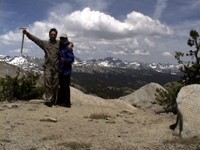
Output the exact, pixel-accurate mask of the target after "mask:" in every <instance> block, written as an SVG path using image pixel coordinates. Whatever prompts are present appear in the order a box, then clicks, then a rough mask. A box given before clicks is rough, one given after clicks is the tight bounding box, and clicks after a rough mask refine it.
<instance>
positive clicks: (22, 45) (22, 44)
mask: <svg viewBox="0 0 200 150" xmlns="http://www.w3.org/2000/svg"><path fill="white" fill-rule="evenodd" d="M19 29H20V30H22V43H21V55H22V53H23V47H24V33H23V30H25V29H26V28H19Z"/></svg>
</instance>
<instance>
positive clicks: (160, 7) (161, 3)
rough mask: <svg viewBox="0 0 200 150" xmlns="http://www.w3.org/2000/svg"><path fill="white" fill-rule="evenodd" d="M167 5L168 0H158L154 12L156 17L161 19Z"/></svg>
mask: <svg viewBox="0 0 200 150" xmlns="http://www.w3.org/2000/svg"><path fill="white" fill-rule="evenodd" d="M166 7H167V0H157V3H156V9H155V12H154V15H153V16H154V19H159V18H160V17H161V16H162V13H163V11H164V10H165V8H166Z"/></svg>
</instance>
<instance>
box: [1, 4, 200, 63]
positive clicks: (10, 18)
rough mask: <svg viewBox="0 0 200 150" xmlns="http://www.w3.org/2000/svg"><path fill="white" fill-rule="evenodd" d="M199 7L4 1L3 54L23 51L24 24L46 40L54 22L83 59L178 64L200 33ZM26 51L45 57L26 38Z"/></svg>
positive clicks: (2, 21)
mask: <svg viewBox="0 0 200 150" xmlns="http://www.w3.org/2000/svg"><path fill="white" fill-rule="evenodd" d="M199 7H200V0H123V1H121V0H34V1H33V0H20V1H17V2H16V0H0V27H1V30H0V54H1V55H11V56H19V55H20V47H21V39H22V33H21V31H20V30H19V28H20V27H27V28H28V29H27V30H28V31H29V32H30V33H32V34H33V35H35V36H38V37H39V38H41V39H44V40H48V31H49V29H50V28H52V27H55V28H57V29H58V32H59V33H58V38H59V35H60V34H62V33H66V34H67V35H68V37H69V40H70V41H72V42H73V43H74V45H75V47H74V53H75V55H76V57H79V58H81V59H83V60H88V59H93V58H95V59H99V58H105V57H114V58H119V59H122V60H127V61H140V62H160V63H177V61H176V60H175V58H174V53H175V51H179V50H181V51H183V52H184V51H188V50H189V49H190V47H188V45H187V40H188V38H189V32H190V30H191V29H194V30H197V31H198V32H200V16H199V14H200V9H199ZM24 54H27V55H30V56H37V57H44V53H43V51H42V50H41V49H40V48H39V47H38V46H37V45H35V44H34V43H33V42H31V41H30V40H28V39H27V38H25V43H24Z"/></svg>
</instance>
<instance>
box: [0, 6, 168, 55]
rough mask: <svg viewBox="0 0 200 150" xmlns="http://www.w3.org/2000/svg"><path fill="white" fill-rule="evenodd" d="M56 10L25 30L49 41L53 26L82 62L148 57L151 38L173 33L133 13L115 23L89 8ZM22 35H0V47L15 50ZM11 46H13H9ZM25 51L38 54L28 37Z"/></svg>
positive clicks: (139, 14)
mask: <svg viewBox="0 0 200 150" xmlns="http://www.w3.org/2000/svg"><path fill="white" fill-rule="evenodd" d="M66 6H68V5H66ZM59 8H60V9H59V10H56V9H52V11H51V12H50V13H49V17H48V19H47V20H43V21H37V22H34V23H33V24H31V25H29V26H28V29H27V30H28V31H30V33H32V34H33V35H36V36H37V37H39V38H41V39H46V40H48V32H49V29H50V28H52V27H56V28H57V29H58V31H59V32H58V37H59V35H60V34H61V33H66V34H67V35H68V37H69V39H70V40H71V41H72V42H74V44H75V53H76V54H78V55H79V57H80V58H82V56H83V59H84V57H85V58H91V57H97V58H98V57H100V58H101V57H104V56H109V55H115V56H116V55H120V56H129V55H135V56H136V55H143V56H147V55H150V49H151V48H152V47H155V43H154V38H153V37H166V36H169V35H171V34H172V30H171V29H170V28H169V27H168V26H166V25H164V24H162V23H161V22H159V21H158V20H153V19H152V18H150V17H149V16H146V15H144V14H142V13H139V12H134V11H133V12H131V13H129V14H127V18H126V19H125V20H117V19H116V18H114V17H112V16H110V15H108V14H106V13H103V12H101V11H97V10H92V9H90V8H89V7H87V8H84V9H83V10H77V11H75V12H72V13H70V14H68V13H67V12H65V13H63V12H62V10H63V9H65V8H64V7H59ZM61 12H62V13H61ZM21 36H22V34H21V31H10V32H8V33H7V34H5V35H1V36H0V45H1V44H3V45H2V46H1V47H3V46H5V45H6V44H7V48H9V47H10V48H13V47H14V45H15V48H13V50H14V49H16V47H20V45H21ZM11 43H13V45H9V44H11ZM16 43H17V44H16ZM144 43H145V47H144V45H143V44H144ZM24 48H25V50H26V52H27V53H29V54H30V55H34V54H37V55H38V54H39V52H41V50H38V51H35V50H36V49H40V48H39V47H38V46H36V45H35V44H34V43H33V42H32V41H30V40H28V39H27V38H25V47H24ZM143 49H145V50H143ZM147 50H148V51H147ZM42 55H43V54H42ZM39 56H41V54H39Z"/></svg>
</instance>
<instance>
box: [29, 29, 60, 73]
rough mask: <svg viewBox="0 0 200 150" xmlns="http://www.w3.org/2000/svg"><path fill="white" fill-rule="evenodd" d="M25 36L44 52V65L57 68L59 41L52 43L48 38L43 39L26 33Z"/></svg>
mask: <svg viewBox="0 0 200 150" xmlns="http://www.w3.org/2000/svg"><path fill="white" fill-rule="evenodd" d="M26 35H27V37H28V38H29V39H30V40H32V41H33V42H34V43H35V44H37V45H38V46H39V47H40V48H41V49H43V50H44V53H45V56H44V57H45V63H44V67H55V68H56V69H58V62H59V45H60V44H59V43H60V42H59V41H56V42H55V43H52V42H51V41H50V40H48V41H45V40H41V39H39V38H37V37H36V36H34V35H32V34H30V33H27V34H26Z"/></svg>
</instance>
